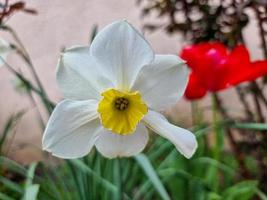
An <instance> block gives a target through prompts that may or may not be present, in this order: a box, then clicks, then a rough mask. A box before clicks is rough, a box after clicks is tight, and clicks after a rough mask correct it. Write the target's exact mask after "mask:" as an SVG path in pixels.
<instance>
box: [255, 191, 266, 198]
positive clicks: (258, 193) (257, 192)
mask: <svg viewBox="0 0 267 200" xmlns="http://www.w3.org/2000/svg"><path fill="white" fill-rule="evenodd" d="M256 194H257V195H258V197H259V198H260V199H261V200H267V196H266V194H264V193H263V192H262V191H260V190H259V189H257V190H256Z"/></svg>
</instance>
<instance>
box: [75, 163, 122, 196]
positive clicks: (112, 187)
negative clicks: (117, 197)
mask: <svg viewBox="0 0 267 200" xmlns="http://www.w3.org/2000/svg"><path fill="white" fill-rule="evenodd" d="M70 162H71V163H72V164H73V165H75V167H77V169H78V170H82V171H83V172H84V173H86V174H88V175H91V176H93V177H94V178H95V180H96V181H97V182H98V183H100V184H102V185H103V186H104V187H105V188H106V189H107V190H109V191H111V192H113V193H114V192H118V189H117V186H115V185H114V184H113V183H111V182H110V181H108V180H106V179H104V178H103V177H101V176H99V175H98V174H97V173H95V172H94V171H93V170H92V169H91V168H90V167H89V166H87V165H86V164H85V163H83V162H82V161H81V160H78V159H76V160H70Z"/></svg>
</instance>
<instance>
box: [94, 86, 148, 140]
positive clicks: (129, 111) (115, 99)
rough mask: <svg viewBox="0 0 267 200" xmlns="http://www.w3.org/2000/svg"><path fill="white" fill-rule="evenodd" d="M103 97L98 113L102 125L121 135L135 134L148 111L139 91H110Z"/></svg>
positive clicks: (104, 93)
mask: <svg viewBox="0 0 267 200" xmlns="http://www.w3.org/2000/svg"><path fill="white" fill-rule="evenodd" d="M101 95H102V96H103V98H102V100H101V101H100V102H99V104H98V109H97V111H98V113H99V114H100V119H101V123H102V125H103V126H104V127H105V128H106V129H108V130H110V131H112V132H113V133H117V134H120V135H127V134H131V133H133V132H134V130H135V129H136V126H137V125H138V123H139V122H140V120H141V119H142V118H143V117H144V115H145V114H146V113H147V111H148V108H147V105H146V104H145V102H144V101H143V100H142V97H141V94H140V93H139V92H138V91H134V92H128V91H127V92H125V91H119V90H116V89H108V90H106V91H105V92H103V93H102V94H101Z"/></svg>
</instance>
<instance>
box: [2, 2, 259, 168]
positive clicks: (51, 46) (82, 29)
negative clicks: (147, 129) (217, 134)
mask: <svg viewBox="0 0 267 200" xmlns="http://www.w3.org/2000/svg"><path fill="white" fill-rule="evenodd" d="M27 5H28V7H31V8H35V9H36V10H37V11H38V15H36V16H32V15H27V14H24V13H21V14H17V15H16V16H14V17H12V18H11V19H10V20H9V21H8V22H7V23H8V24H9V25H11V26H12V27H13V28H14V29H15V30H16V31H17V33H18V35H19V36H20V37H21V39H22V41H23V42H24V44H25V46H26V48H27V50H28V52H29V54H30V55H31V57H32V60H33V63H34V65H35V66H36V70H37V72H38V74H39V75H40V78H41V81H42V82H43V83H44V85H45V89H46V90H47V92H48V95H49V97H51V98H52V99H53V100H54V101H56V102H58V101H59V100H60V98H61V95H60V93H59V90H58V88H57V85H56V81H55V73H54V72H55V67H56V63H57V59H58V57H59V53H60V50H61V49H62V48H63V47H70V46H72V45H79V44H80V45H85V44H87V43H88V42H89V35H90V31H91V28H92V27H93V25H94V24H97V25H98V26H99V28H102V27H103V26H104V25H106V24H109V23H111V22H113V21H114V20H118V19H127V20H128V21H129V22H131V23H132V24H133V25H134V26H135V27H137V28H139V29H141V27H142V20H141V18H140V8H139V7H137V6H136V3H135V1H134V0H76V1H71V0H68V1H66V0H45V1H43V0H27ZM257 31H258V30H256V29H255V28H254V22H252V23H251V24H250V26H249V28H248V29H247V30H246V33H245V37H248V38H250V39H249V40H247V41H249V43H248V45H247V46H248V47H249V48H250V50H251V54H252V57H253V58H259V57H261V55H260V53H259V51H258V48H257V45H258V43H259V41H255V40H254V37H253V34H255V33H256V32H257ZM0 34H1V36H2V37H5V38H6V39H8V37H7V36H6V35H5V34H2V33H0ZM145 35H146V38H147V39H148V41H149V42H150V43H151V45H152V47H153V48H154V50H155V52H156V53H164V54H167V53H171V54H177V53H178V52H179V50H180V49H181V47H182V45H183V44H184V42H183V40H182V38H181V37H180V36H179V35H173V36H169V35H166V34H165V33H164V32H161V31H157V32H154V33H145ZM8 62H9V63H11V64H12V65H13V66H16V67H17V68H20V69H21V71H22V72H23V73H24V74H25V75H26V76H27V74H28V71H27V69H26V68H25V66H23V65H22V64H21V63H22V62H21V61H20V60H18V57H17V56H15V55H10V56H9V58H8ZM12 82H14V80H13V77H12V75H10V74H9V73H8V72H7V70H6V69H5V68H1V69H0V123H1V124H2V123H4V122H5V121H6V120H7V118H8V117H9V116H10V115H12V114H14V113H16V111H18V110H21V109H26V110H27V113H26V115H25V116H24V117H23V119H22V120H21V121H20V123H19V124H18V126H17V129H16V130H17V131H16V133H14V134H15V137H14V141H13V142H12V144H11V146H10V148H9V150H10V151H9V155H10V156H11V157H13V158H14V157H16V159H17V160H19V161H21V162H22V161H23V162H25V163H27V162H28V161H29V160H32V159H40V151H41V150H40V144H41V134H42V133H41V131H40V128H39V124H38V121H37V116H36V113H35V109H34V107H33V106H32V105H31V104H29V101H28V98H27V97H25V96H23V95H21V94H19V93H17V92H16V91H14V89H13V85H14V84H12ZM223 95H224V97H225V98H228V99H229V98H230V99H231V101H229V104H231V105H232V107H233V108H234V110H236V111H238V105H236V103H235V100H234V98H232V93H231V91H230V92H227V93H225V92H224V94H223ZM206 103H207V101H206ZM204 104H205V101H204ZM207 105H208V103H207ZM177 110H179V111H180V112H179V115H178V114H177V113H178V112H172V116H175V118H176V119H179V121H180V122H181V121H186V120H185V119H188V117H189V116H190V113H189V111H190V106H189V103H187V104H186V103H185V101H180V102H179V103H178V104H177V106H176V107H175V109H174V111H177ZM43 117H44V118H45V119H46V116H45V115H43Z"/></svg>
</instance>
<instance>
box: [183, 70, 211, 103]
mask: <svg viewBox="0 0 267 200" xmlns="http://www.w3.org/2000/svg"><path fill="white" fill-rule="evenodd" d="M206 93H207V90H206V88H205V87H204V86H203V85H202V84H201V80H200V79H199V77H198V76H197V74H195V73H191V74H190V78H189V83H188V85H187V88H186V90H185V98H186V99H188V100H196V99H200V98H202V97H204V96H205V95H206Z"/></svg>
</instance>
